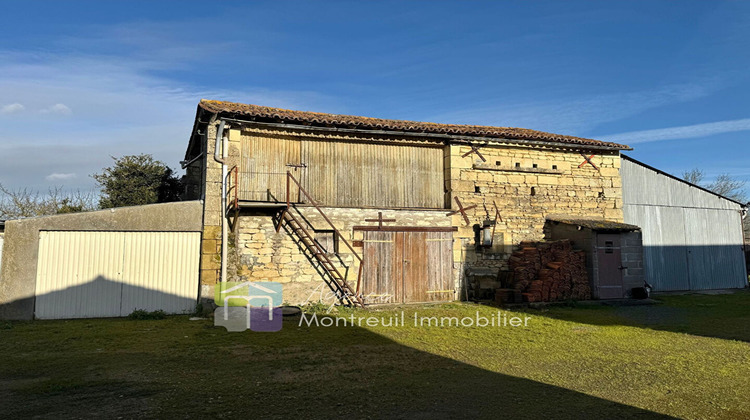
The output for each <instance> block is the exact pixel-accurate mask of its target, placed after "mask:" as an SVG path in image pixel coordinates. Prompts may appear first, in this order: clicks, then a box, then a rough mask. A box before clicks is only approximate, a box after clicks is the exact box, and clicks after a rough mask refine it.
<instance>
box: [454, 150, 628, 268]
mask: <svg viewBox="0 0 750 420" xmlns="http://www.w3.org/2000/svg"><path fill="white" fill-rule="evenodd" d="M447 149H449V150H450V154H448V153H447V152H446V184H447V185H446V186H447V189H448V190H449V191H450V193H451V195H452V196H453V197H459V199H460V200H461V203H462V204H463V206H464V207H468V206H471V205H476V206H477V207H476V208H474V209H472V210H470V211H469V212H468V215H469V221H470V223H469V225H468V226H467V225H466V223H465V222H464V220H463V218H462V217H461V215H459V214H457V215H456V216H454V225H455V226H458V227H459V231H458V234H457V235H456V239H457V241H460V242H461V246H460V247H457V248H459V252H461V254H462V255H457V257H460V258H461V259H460V260H461V261H465V262H466V264H467V265H469V266H486V267H497V268H505V267H506V261H507V257H508V256H509V254H510V251H511V249H512V247H513V246H515V245H518V243H520V242H521V241H540V240H543V239H544V225H545V220H546V217H547V216H550V215H567V216H574V217H584V218H598V219H607V220H612V221H617V222H622V220H623V216H622V184H621V181H620V174H619V167H620V157H619V153H617V152H609V153H608V154H601V153H596V156H594V157H593V159H592V161H593V163H594V164H595V165H596V166H597V167H598V169H595V168H594V167H593V166H591V165H590V164H588V163H586V164H585V165H583V166H582V167H580V168H579V167H578V166H579V165H580V164H581V163H582V162H583V161H584V158H583V156H581V153H580V152H579V151H575V150H560V149H542V148H532V147H520V146H517V147H511V146H487V147H483V148H481V149H479V151H480V153H481V154H482V155H483V156H484V157H485V159H486V161H482V160H481V158H479V156H478V155H477V154H476V153H472V154H470V155H468V156H466V157H462V155H463V154H465V153H467V152H469V151H470V150H471V149H470V147H468V146H458V145H452V146H449V147H448V148H447ZM590 154H591V153H589V154H587V156H588V155H590ZM453 197H450V198H449V199H450V200H453ZM451 204H452V207H453V208H454V209H456V208H457V205H456V203H455V201H453V202H452V203H451ZM494 204H497V208H498V210H499V213H500V216H501V218H502V220H498V224H497V226H496V228H495V238H494V242H495V246H493V247H492V248H490V249H477V248H476V246H475V240H474V237H475V229H476V228H475V225H479V226H481V225H482V222H483V221H484V220H485V219H487V218H488V217H489V219H492V220H494V219H495V216H494V213H495V210H494Z"/></svg>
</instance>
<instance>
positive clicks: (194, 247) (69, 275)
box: [34, 231, 200, 319]
mask: <svg viewBox="0 0 750 420" xmlns="http://www.w3.org/2000/svg"><path fill="white" fill-rule="evenodd" d="M199 259H200V233H198V232H78V231H76V232H58V231H49V232H45V231H43V232H40V233H39V258H38V266H37V277H36V305H35V309H34V315H35V317H36V318H39V319H59V318H97V317H119V316H127V315H128V314H130V313H131V312H132V311H133V310H135V309H145V310H148V311H154V310H158V309H161V310H163V311H165V312H167V313H184V312H190V311H192V310H193V309H194V308H195V303H196V300H197V298H198V269H199V266H198V264H199Z"/></svg>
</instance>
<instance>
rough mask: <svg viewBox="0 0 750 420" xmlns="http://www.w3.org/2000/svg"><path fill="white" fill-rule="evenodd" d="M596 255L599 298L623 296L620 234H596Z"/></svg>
mask: <svg viewBox="0 0 750 420" xmlns="http://www.w3.org/2000/svg"><path fill="white" fill-rule="evenodd" d="M596 256H597V261H598V267H597V268H598V272H599V274H598V277H599V285H598V289H599V299H619V298H622V297H624V295H625V294H624V290H623V286H622V269H621V267H622V256H621V252H620V235H619V234H612V233H600V234H597V235H596Z"/></svg>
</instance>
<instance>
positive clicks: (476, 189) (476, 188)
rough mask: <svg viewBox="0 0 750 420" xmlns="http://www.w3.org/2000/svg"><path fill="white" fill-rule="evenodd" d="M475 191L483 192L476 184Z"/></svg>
mask: <svg viewBox="0 0 750 420" xmlns="http://www.w3.org/2000/svg"><path fill="white" fill-rule="evenodd" d="M474 192H475V193H477V194H479V193H481V192H482V190H481V189H479V187H478V186H476V185H475V186H474Z"/></svg>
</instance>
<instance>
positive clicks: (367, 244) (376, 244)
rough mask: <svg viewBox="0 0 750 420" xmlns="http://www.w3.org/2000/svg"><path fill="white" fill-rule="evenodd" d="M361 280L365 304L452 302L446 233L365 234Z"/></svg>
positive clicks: (450, 236) (448, 234)
mask: <svg viewBox="0 0 750 420" xmlns="http://www.w3.org/2000/svg"><path fill="white" fill-rule="evenodd" d="M362 242H363V246H364V249H363V257H364V263H363V264H364V270H363V278H362V286H363V294H364V299H365V301H366V302H367V303H371V304H378V303H416V302H444V301H451V300H453V299H454V282H453V275H452V273H453V271H452V269H453V258H452V256H453V254H452V247H453V245H452V243H453V234H452V232H450V231H447V232H436V231H421V232H420V231H407V232H398V231H365V235H364V240H363V241H362Z"/></svg>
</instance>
